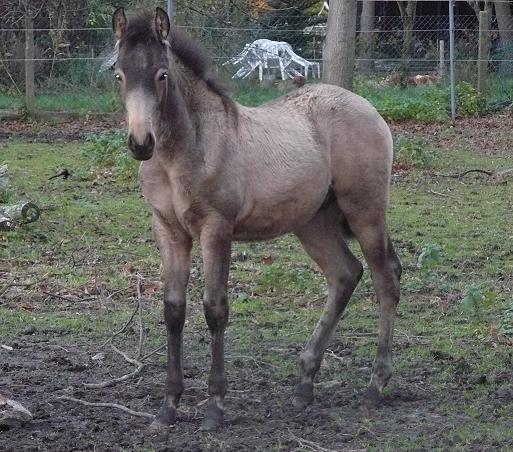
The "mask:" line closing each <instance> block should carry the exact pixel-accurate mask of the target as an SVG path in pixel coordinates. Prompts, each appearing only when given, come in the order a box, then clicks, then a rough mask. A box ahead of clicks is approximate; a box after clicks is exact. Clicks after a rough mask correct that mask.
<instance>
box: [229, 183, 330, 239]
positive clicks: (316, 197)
mask: <svg viewBox="0 0 513 452" xmlns="http://www.w3.org/2000/svg"><path fill="white" fill-rule="evenodd" d="M328 188H329V187H328V185H327V184H326V187H318V188H317V189H316V190H313V191H310V193H308V196H303V197H300V196H299V195H298V196H291V197H290V199H288V200H286V201H285V200H284V201H283V202H280V203H265V202H262V200H259V201H256V202H250V203H249V205H246V206H245V207H244V208H243V210H242V211H241V213H240V215H239V216H238V217H237V219H236V222H235V225H234V239H235V240H264V239H270V238H273V237H277V236H280V235H283V234H286V233H288V232H292V231H294V230H295V229H297V228H298V226H301V225H303V224H305V223H306V222H308V221H309V220H310V219H312V217H313V216H314V215H315V214H316V212H317V211H318V210H319V209H320V208H321V206H322V204H323V201H324V199H325V197H326V193H327V191H328Z"/></svg>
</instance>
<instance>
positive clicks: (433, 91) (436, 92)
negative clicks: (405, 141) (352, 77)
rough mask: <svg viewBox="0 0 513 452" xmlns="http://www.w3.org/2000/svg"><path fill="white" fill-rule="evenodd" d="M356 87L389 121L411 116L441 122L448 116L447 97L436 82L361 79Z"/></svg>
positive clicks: (417, 119)
mask: <svg viewBox="0 0 513 452" xmlns="http://www.w3.org/2000/svg"><path fill="white" fill-rule="evenodd" d="M374 83H375V82H374ZM355 90H356V92H357V94H359V95H360V96H362V97H365V98H366V99H367V100H368V101H369V102H370V103H371V104H373V105H374V107H376V109H377V110H378V111H379V113H380V114H381V115H382V116H383V118H384V119H386V120H389V121H404V120H407V119H414V120H416V121H419V122H426V123H431V122H443V121H446V120H447V119H448V117H449V116H448V109H447V108H448V107H447V106H448V103H447V99H446V98H445V96H444V95H443V89H441V88H439V87H437V86H421V87H411V86H408V87H400V86H376V85H373V84H372V83H369V82H368V81H363V80H360V81H357V83H356V89H355Z"/></svg>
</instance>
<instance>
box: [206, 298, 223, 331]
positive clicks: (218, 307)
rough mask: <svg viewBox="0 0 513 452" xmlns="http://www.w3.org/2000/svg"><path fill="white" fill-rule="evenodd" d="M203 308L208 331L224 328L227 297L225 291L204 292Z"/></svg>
mask: <svg viewBox="0 0 513 452" xmlns="http://www.w3.org/2000/svg"><path fill="white" fill-rule="evenodd" d="M203 308H204V311H205V318H206V320H207V325H208V327H209V329H210V331H218V330H220V329H224V328H225V326H226V324H227V323H228V297H227V295H226V292H219V293H210V292H207V293H205V298H204V299H203Z"/></svg>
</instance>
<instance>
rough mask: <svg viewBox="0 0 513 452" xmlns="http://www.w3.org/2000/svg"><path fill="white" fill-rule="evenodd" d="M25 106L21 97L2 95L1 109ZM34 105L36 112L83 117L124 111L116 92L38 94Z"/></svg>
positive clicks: (18, 108) (0, 98)
mask: <svg viewBox="0 0 513 452" xmlns="http://www.w3.org/2000/svg"><path fill="white" fill-rule="evenodd" d="M24 104H25V103H24V99H23V97H21V96H6V95H0V109H5V110H20V109H21V108H23V106H24ZM34 105H35V109H36V111H38V110H39V111H56V112H70V113H79V114H82V115H87V114H91V113H92V114H95V113H112V112H119V111H122V104H121V100H120V98H119V94H118V93H116V92H114V91H112V92H102V91H97V92H95V91H92V92H83V93H81V92H80V91H78V92H73V93H63V94H38V95H37V96H36V98H35V103H34Z"/></svg>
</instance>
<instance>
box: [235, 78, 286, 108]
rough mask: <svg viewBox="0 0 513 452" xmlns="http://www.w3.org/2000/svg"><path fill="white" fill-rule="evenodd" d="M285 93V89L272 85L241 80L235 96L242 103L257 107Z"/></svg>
mask: <svg viewBox="0 0 513 452" xmlns="http://www.w3.org/2000/svg"><path fill="white" fill-rule="evenodd" d="M283 94H284V93H283V91H281V90H279V89H277V88H274V87H271V86H263V85H260V84H258V83H256V82H241V83H240V84H239V85H237V89H236V90H235V92H234V98H235V100H236V101H237V102H240V103H241V104H242V105H246V106H248V107H256V106H258V105H261V104H263V103H265V102H268V101H270V100H273V99H276V98H277V97H279V96H281V95H283Z"/></svg>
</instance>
